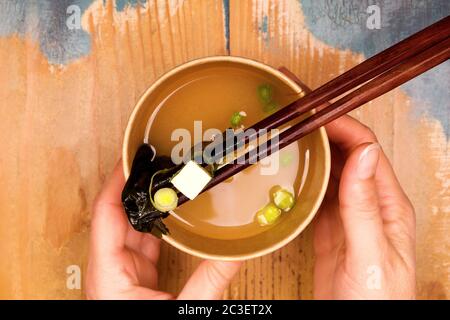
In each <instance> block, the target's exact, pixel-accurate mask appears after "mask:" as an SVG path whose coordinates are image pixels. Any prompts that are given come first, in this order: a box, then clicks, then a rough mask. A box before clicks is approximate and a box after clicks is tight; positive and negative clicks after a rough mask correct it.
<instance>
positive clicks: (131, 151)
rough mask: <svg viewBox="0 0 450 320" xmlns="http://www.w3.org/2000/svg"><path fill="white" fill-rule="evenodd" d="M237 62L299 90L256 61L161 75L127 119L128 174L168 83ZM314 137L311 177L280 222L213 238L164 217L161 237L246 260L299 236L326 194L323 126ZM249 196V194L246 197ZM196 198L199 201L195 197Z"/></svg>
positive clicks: (193, 65) (201, 252)
mask: <svg viewBox="0 0 450 320" xmlns="http://www.w3.org/2000/svg"><path fill="white" fill-rule="evenodd" d="M217 66H233V67H242V68H247V69H249V68H250V69H254V70H259V72H263V73H264V74H265V75H266V76H268V77H271V78H273V79H276V80H277V81H278V82H281V83H282V85H283V86H286V88H287V89H288V90H291V91H292V93H293V94H298V93H300V92H301V89H300V87H299V86H298V85H297V84H296V83H295V82H293V81H292V80H291V79H289V78H288V77H287V76H286V75H284V74H283V73H281V72H279V71H278V70H276V69H274V68H272V67H270V66H267V65H265V64H262V63H260V62H256V61H253V60H249V59H245V58H240V57H230V56H216V57H209V58H202V59H198V60H194V61H191V62H188V63H186V64H183V65H181V66H179V67H177V68H175V69H173V70H171V71H169V72H168V73H166V74H165V75H164V76H162V77H161V78H160V79H158V80H157V81H156V82H155V83H154V84H153V85H152V86H151V87H150V88H148V89H147V90H146V91H145V93H144V94H143V95H142V97H141V98H140V99H139V101H138V102H137V104H136V106H135V108H134V110H133V113H132V114H131V117H130V119H129V121H128V125H127V128H126V132H125V137H124V142H123V150H122V153H123V157H122V158H123V169H124V174H125V177H128V176H129V174H130V169H131V164H132V162H133V158H134V155H135V153H136V151H137V149H138V147H139V146H140V145H141V144H142V143H143V141H144V136H145V134H146V127H147V123H148V120H149V118H150V116H151V114H152V112H153V111H154V109H155V108H156V106H157V101H158V99H161V97H160V95H161V93H164V92H165V88H166V91H167V86H168V85H169V84H171V85H173V84H174V83H176V81H177V79H179V78H180V77H181V76H182V75H186V73H190V72H195V71H198V70H201V69H203V68H213V67H217ZM305 138H306V139H312V140H311V141H312V143H313V145H314V150H313V152H312V153H311V155H310V159H309V160H310V161H309V164H308V165H309V170H308V172H309V173H308V175H307V176H306V178H305V180H304V181H303V187H302V190H301V194H300V196H299V199H298V203H297V204H296V206H295V210H294V209H293V210H292V212H289V214H288V215H286V217H284V218H283V219H282V220H281V221H280V222H279V223H277V224H276V225H274V226H273V227H271V228H269V229H267V231H264V232H261V233H259V234H257V235H254V236H250V237H248V238H243V239H242V238H241V239H233V240H224V239H217V238H210V237H205V236H201V235H199V234H196V233H193V232H192V231H189V230H186V229H184V228H182V227H180V225H178V224H172V223H170V221H167V219H166V221H165V223H166V224H167V226H168V227H169V229H170V234H169V235H167V236H163V239H164V241H167V242H168V243H170V244H171V245H173V246H174V247H176V248H178V249H180V250H182V251H184V252H187V253H189V254H192V255H194V256H198V257H201V258H205V259H216V260H244V259H249V258H255V257H259V256H262V255H265V254H268V253H271V252H273V251H275V250H277V249H279V248H281V247H283V246H284V245H286V244H287V243H288V242H290V241H291V240H293V239H294V238H295V237H297V236H298V235H299V234H300V233H301V232H302V231H303V230H304V229H305V228H306V227H307V226H308V224H309V223H310V222H311V220H312V219H313V218H314V216H315V214H316V213H317V210H318V209H319V206H320V204H321V202H322V200H323V198H324V195H325V191H326V188H327V184H328V178H329V175H330V147H329V143H328V138H327V135H326V132H325V129H324V128H320V129H319V130H317V131H316V132H314V133H312V134H310V135H308V136H307V137H305ZM247 196H248V195H247ZM193 201H195V199H194V200H193Z"/></svg>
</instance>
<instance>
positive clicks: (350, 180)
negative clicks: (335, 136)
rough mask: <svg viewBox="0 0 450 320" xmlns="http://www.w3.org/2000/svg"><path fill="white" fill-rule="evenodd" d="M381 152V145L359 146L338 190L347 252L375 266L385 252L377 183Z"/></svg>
mask: <svg viewBox="0 0 450 320" xmlns="http://www.w3.org/2000/svg"><path fill="white" fill-rule="evenodd" d="M380 153H381V148H380V145H379V144H378V143H372V144H368V143H365V144H362V145H359V146H358V147H356V149H354V150H353V151H352V153H351V154H350V156H349V157H348V159H347V161H346V163H345V166H344V169H343V171H342V176H341V182H340V188H339V207H340V210H339V211H340V215H341V219H342V224H343V227H344V235H345V244H346V248H347V252H348V253H349V254H351V255H353V256H358V257H359V259H358V261H364V262H365V263H376V261H379V259H378V258H381V257H380V256H379V255H381V254H382V252H383V250H381V249H382V246H383V243H384V235H383V222H382V218H381V214H380V205H379V201H378V192H377V187H376V183H375V175H376V171H377V166H378V160H379V158H380ZM363 257H366V259H362V258H363ZM367 260H370V261H367Z"/></svg>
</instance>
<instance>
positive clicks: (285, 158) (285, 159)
mask: <svg viewBox="0 0 450 320" xmlns="http://www.w3.org/2000/svg"><path fill="white" fill-rule="evenodd" d="M292 161H294V156H293V155H292V153H291V152H288V151H285V152H283V153H282V154H281V156H280V163H281V166H282V167H287V166H289V165H290V164H291V163H292Z"/></svg>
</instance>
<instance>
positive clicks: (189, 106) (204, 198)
mask: <svg viewBox="0 0 450 320" xmlns="http://www.w3.org/2000/svg"><path fill="white" fill-rule="evenodd" d="M261 85H267V86H268V87H270V89H271V92H270V95H271V96H270V101H271V102H273V103H272V104H271V105H270V106H269V107H268V103H265V102H264V101H261V96H260V95H259V94H258V90H259V89H258V88H260V87H261ZM159 95H160V97H159V98H158V100H159V101H158V103H157V104H158V105H157V106H156V108H155V109H154V111H153V113H152V115H151V117H150V119H149V121H148V124H147V130H146V137H145V138H144V142H146V143H150V144H152V145H153V146H155V148H156V150H157V153H158V155H167V156H170V155H171V152H172V148H173V147H174V146H175V145H176V144H178V143H179V141H171V136H172V132H173V131H174V130H175V129H178V128H184V129H186V130H188V131H189V132H190V136H191V137H192V139H194V134H195V133H196V134H198V132H194V131H195V130H194V121H201V126H202V128H201V129H202V131H201V133H200V134H202V135H203V133H204V132H205V131H206V130H207V129H209V128H216V129H219V130H221V131H224V130H225V129H226V128H229V127H230V119H231V117H232V116H233V114H235V113H236V112H243V113H242V114H243V115H245V117H243V118H242V119H241V122H242V123H241V125H243V126H244V127H250V126H251V125H252V124H254V123H256V122H258V121H259V120H261V119H263V118H265V117H267V116H268V115H269V114H270V112H273V111H275V109H277V108H280V107H281V106H285V105H287V104H289V103H290V102H292V101H294V100H296V99H298V96H297V95H296V94H294V93H293V92H292V89H290V88H287V86H286V85H285V84H284V83H282V82H281V81H279V80H277V79H273V78H268V76H266V75H265V74H263V73H262V72H261V73H260V72H258V71H254V70H253V69H249V68H239V67H236V66H232V65H230V66H225V65H224V66H217V67H214V68H206V69H199V70H196V71H195V72H191V73H189V74H185V75H183V77H180V78H179V79H177V80H176V82H174V83H171V84H170V85H169V86H168V87H167V88H165V89H164V90H163V91H161V92H160V93H159ZM266 102H267V101H266ZM197 126H198V124H197ZM197 129H198V127H197ZM197 131H198V130H197ZM193 143H194V140H192V143H191V144H192V145H193ZM311 152H314V150H312V141H311V139H310V138H309V137H306V138H304V139H302V140H300V141H298V142H296V143H293V144H291V145H290V146H288V147H286V148H284V149H282V150H280V151H279V154H278V155H272V157H273V156H279V160H280V161H279V167H278V170H277V172H276V173H275V174H270V175H263V174H262V171H261V170H263V168H266V167H267V163H266V162H264V163H258V164H255V165H253V166H251V167H249V168H248V169H246V170H244V171H243V172H241V173H239V174H237V175H236V176H234V177H232V178H230V179H229V180H227V181H225V182H223V183H221V184H219V185H217V186H215V187H214V188H212V189H210V190H208V191H206V192H204V193H203V194H200V195H199V196H198V197H197V198H195V199H194V200H192V201H189V202H187V203H185V204H183V205H181V206H180V207H178V208H177V209H175V210H174V212H172V213H171V215H170V216H169V217H168V218H167V219H165V223H166V224H167V225H168V227H169V229H170V227H171V225H172V226H174V225H177V227H178V228H179V227H182V228H184V229H187V230H189V231H191V232H193V233H196V234H199V235H201V236H205V237H208V238H215V239H241V238H246V237H251V236H254V235H257V234H259V233H262V232H266V231H267V230H269V229H270V228H272V227H273V226H274V225H276V224H277V223H280V221H282V220H283V219H285V218H286V217H287V216H288V215H293V214H298V213H296V212H297V211H298V210H297V207H298V206H302V202H303V201H308V199H302V194H301V191H302V187H303V182H304V181H305V178H306V177H307V175H308V172H309V170H308V168H309V161H310V154H311ZM266 170H269V169H268V168H266ZM266 172H267V171H266ZM277 186H280V187H282V188H284V189H286V190H289V191H290V192H291V193H292V194H293V195H294V196H295V202H296V203H295V205H294V207H293V209H292V210H290V211H288V212H283V213H282V214H281V216H280V218H279V221H277V222H275V224H273V225H267V226H261V225H260V223H258V221H257V219H256V213H257V212H258V210H260V209H261V208H262V207H264V206H265V205H266V204H267V203H269V202H270V201H271V197H270V192H271V190H273V188H274V187H277Z"/></svg>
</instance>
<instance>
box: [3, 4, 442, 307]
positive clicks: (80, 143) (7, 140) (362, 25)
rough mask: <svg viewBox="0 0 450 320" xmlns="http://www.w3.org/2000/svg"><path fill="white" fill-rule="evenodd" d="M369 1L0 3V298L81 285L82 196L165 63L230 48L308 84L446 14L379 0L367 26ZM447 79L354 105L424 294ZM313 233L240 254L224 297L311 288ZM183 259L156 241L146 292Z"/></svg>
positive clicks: (438, 210)
mask: <svg viewBox="0 0 450 320" xmlns="http://www.w3.org/2000/svg"><path fill="white" fill-rule="evenodd" d="M375 2H376V1H375ZM371 3H372V2H371ZM70 5H75V6H76V7H73V6H72V7H71V8H70V9H68V7H69V6H70ZM368 7H369V4H368V1H359V0H354V1H338V0H336V1H331V0H325V1H313V0H300V1H297V0H284V1H275V0H270V1H269V0H229V1H228V0H224V1H222V0H220V1H219V0H217V1H214V0H184V1H183V0H147V1H146V0H141V1H137V0H134V1H133V0H116V1H115V2H113V1H111V0H105V1H104V0H95V1H94V0H72V1H71V0H64V1H53V0H40V1H23V0H16V1H9V0H8V1H7V0H0V111H1V113H0V114H1V117H0V129H1V135H0V145H1V146H2V148H3V152H2V154H1V156H0V181H1V188H0V212H1V222H0V254H1V255H2V258H1V260H0V298H39V299H41V298H82V297H83V296H84V295H83V288H81V289H77V288H72V289H70V288H68V287H67V285H66V281H67V277H68V274H67V271H68V270H67V268H68V267H69V266H74V265H75V266H79V267H80V268H81V270H82V271H83V270H84V269H85V267H86V257H87V250H88V241H87V240H88V235H89V223H90V217H91V205H92V202H93V199H94V197H95V195H96V194H97V192H98V191H99V190H100V188H101V186H102V183H103V182H104V180H105V177H106V176H108V174H109V173H110V172H111V169H112V168H113V166H114V165H115V163H116V162H117V161H118V159H119V157H120V153H121V142H122V137H123V133H124V128H125V126H126V123H127V119H128V116H129V115H130V112H131V110H132V108H133V105H134V104H135V102H136V100H137V99H138V98H139V96H140V95H141V94H142V92H143V91H144V90H145V89H146V88H147V87H148V86H149V85H150V84H151V83H153V82H154V81H155V79H157V78H158V77H160V76H161V75H162V74H164V73H165V72H166V71H168V70H170V69H171V68H173V67H175V66H177V65H179V64H182V63H184V62H186V61H189V60H193V59H196V58H199V57H205V56H211V55H235V56H244V57H248V58H252V59H256V60H259V61H263V62H265V63H268V64H269V65H272V66H274V67H278V66H280V65H284V66H286V67H288V68H289V69H290V70H292V71H293V72H294V73H296V74H297V75H298V76H299V77H300V78H301V79H302V80H303V81H304V82H305V83H306V84H307V85H308V86H310V87H311V88H316V87H318V86H319V85H321V84H323V83H325V82H326V81H328V80H329V79H331V78H333V77H335V76H337V75H338V74H340V73H342V72H343V71H345V70H347V69H349V68H350V67H352V66H354V65H355V64H357V63H359V62H361V61H363V60H364V59H365V58H367V57H369V56H371V55H373V54H374V53H376V52H378V51H380V50H382V49H383V48H386V47H387V46H389V45H391V44H392V43H394V42H396V41H398V40H400V39H402V38H404V37H406V36H407V35H409V34H411V33H413V32H415V31H417V30H419V29H421V28H422V27H424V26H426V25H429V24H431V23H432V22H434V21H437V20H438V19H440V18H441V17H443V16H446V15H448V14H450V6H449V2H448V1H447V0H434V1H412V0H402V1H379V8H380V9H381V11H380V12H381V13H380V17H381V29H371V28H370V27H368V23H369V22H370V21H369V20H370V19H373V18H374V16H373V14H376V10H377V9H376V8H375V9H373V8H368ZM372 10H375V11H372ZM77 12H79V13H80V17H81V20H80V22H81V25H80V26H79V25H78V24H77V19H76V18H77V16H76V15H77ZM74 15H75V16H74ZM371 17H372V18H371ZM375 18H376V17H375ZM371 21H372V23H373V20H371ZM369 25H370V23H369ZM449 74H450V65H449V62H446V63H445V64H444V65H441V66H439V67H438V68H436V69H434V70H432V71H430V72H429V73H427V74H426V75H424V76H422V77H420V78H418V79H415V80H413V81H411V82H410V83H408V84H407V85H404V86H402V87H401V88H399V89H397V90H394V91H392V92H390V93H389V94H386V95H385V96H383V97H381V98H379V99H377V100H375V101H372V102H370V103H369V104H370V107H369V106H365V107H363V108H362V109H360V110H359V111H357V112H356V113H354V116H356V117H357V118H359V119H360V120H361V121H363V122H364V123H365V124H367V125H368V126H369V127H371V128H372V129H373V130H374V131H375V132H376V134H377V135H378V137H379V140H380V142H381V144H382V146H383V148H384V150H385V152H386V153H387V155H388V156H389V158H390V159H391V161H392V163H393V165H394V168H395V171H396V173H397V175H398V177H399V179H400V181H401V183H402V185H403V186H404V188H405V190H406V192H407V194H408V195H409V197H410V198H411V199H412V202H413V203H414V205H415V208H416V212H417V273H418V284H417V285H418V286H417V288H418V296H419V298H425V299H427V298H448V297H449V295H450V275H449V271H450V250H449V249H450V248H449V244H450V241H449V239H450V236H449V231H450V152H449V150H450V144H449V135H450V128H449V126H450V106H449V101H450V96H449V95H450V77H449ZM312 231H313V228H312V227H310V228H308V229H307V230H306V231H305V232H304V233H303V234H302V235H301V236H299V237H298V238H297V239H295V240H294V241H292V242H291V243H290V244H289V245H287V246H286V247H284V248H282V249H280V250H278V251H276V252H274V253H273V254H270V255H268V256H265V257H262V258H258V259H254V260H251V261H248V262H246V264H245V266H244V267H243V268H242V270H241V272H240V273H239V275H238V276H237V277H236V278H235V280H234V281H233V283H232V284H231V286H230V288H229V289H228V290H227V292H226V294H225V297H226V298H230V299H256V298H265V299H272V298H275V299H282V298H286V299H308V298H311V297H312V270H313V264H314V257H313V249H312V241H311V239H312ZM198 262H199V260H198V259H196V258H193V257H191V256H189V255H187V254H184V253H182V252H180V251H178V250H176V249H175V248H172V247H170V246H168V245H166V244H163V246H162V254H161V259H160V268H159V269H160V280H159V282H160V287H161V289H164V290H168V291H170V292H173V293H176V292H178V291H179V290H180V288H181V287H182V285H183V284H184V282H185V280H186V279H187V277H188V276H189V275H190V274H191V273H192V271H193V269H194V268H195V267H196V265H197V264H198ZM82 275H83V273H82Z"/></svg>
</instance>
